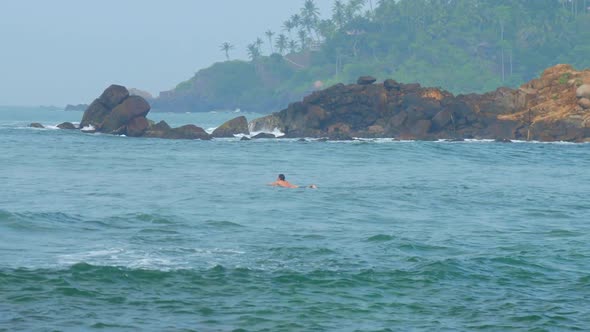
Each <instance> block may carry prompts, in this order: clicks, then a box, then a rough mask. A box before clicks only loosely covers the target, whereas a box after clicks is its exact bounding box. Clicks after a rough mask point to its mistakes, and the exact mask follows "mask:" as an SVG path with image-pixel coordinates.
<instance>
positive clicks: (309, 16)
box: [301, 0, 320, 36]
mask: <svg viewBox="0 0 590 332" xmlns="http://www.w3.org/2000/svg"><path fill="white" fill-rule="evenodd" d="M319 18H320V10H319V8H318V6H317V5H316V4H315V1H314V0H306V1H305V4H304V5H303V8H301V24H302V25H303V27H304V28H305V29H306V30H307V34H308V35H309V36H311V35H312V31H315V29H316V27H317V23H318V21H319Z"/></svg>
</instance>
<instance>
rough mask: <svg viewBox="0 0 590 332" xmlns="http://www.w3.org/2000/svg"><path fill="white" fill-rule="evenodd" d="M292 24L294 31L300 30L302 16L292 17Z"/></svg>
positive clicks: (295, 15)
mask: <svg viewBox="0 0 590 332" xmlns="http://www.w3.org/2000/svg"><path fill="white" fill-rule="evenodd" d="M291 23H292V24H293V28H294V29H297V28H299V27H300V26H301V16H299V15H298V14H294V15H291Z"/></svg>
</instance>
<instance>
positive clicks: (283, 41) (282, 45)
mask: <svg viewBox="0 0 590 332" xmlns="http://www.w3.org/2000/svg"><path fill="white" fill-rule="evenodd" d="M288 43H289V42H288V39H287V36H285V35H284V34H282V33H281V34H280V35H279V38H277V45H276V46H277V49H278V50H279V53H280V54H281V55H283V54H284V53H285V50H286V49H287V46H288Z"/></svg>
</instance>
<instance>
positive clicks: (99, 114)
mask: <svg viewBox="0 0 590 332" xmlns="http://www.w3.org/2000/svg"><path fill="white" fill-rule="evenodd" d="M110 113H111V110H110V109H108V108H107V107H106V106H104V104H103V103H101V102H100V100H98V99H96V100H95V101H93V102H92V104H90V106H88V108H87V109H86V111H85V112H84V115H83V117H82V121H81V122H80V127H81V128H84V127H88V126H93V127H94V128H96V129H100V127H101V125H102V123H103V122H104V120H105V119H106V117H107V116H108V115H109V114H110Z"/></svg>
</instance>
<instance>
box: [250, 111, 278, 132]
mask: <svg viewBox="0 0 590 332" xmlns="http://www.w3.org/2000/svg"><path fill="white" fill-rule="evenodd" d="M280 122H281V120H280V119H279V118H278V117H277V116H276V115H274V114H271V115H268V116H265V117H262V118H259V119H255V120H252V121H251V122H250V124H249V126H248V127H249V129H250V131H253V132H260V131H274V130H275V129H278V128H280V127H281V124H280Z"/></svg>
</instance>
